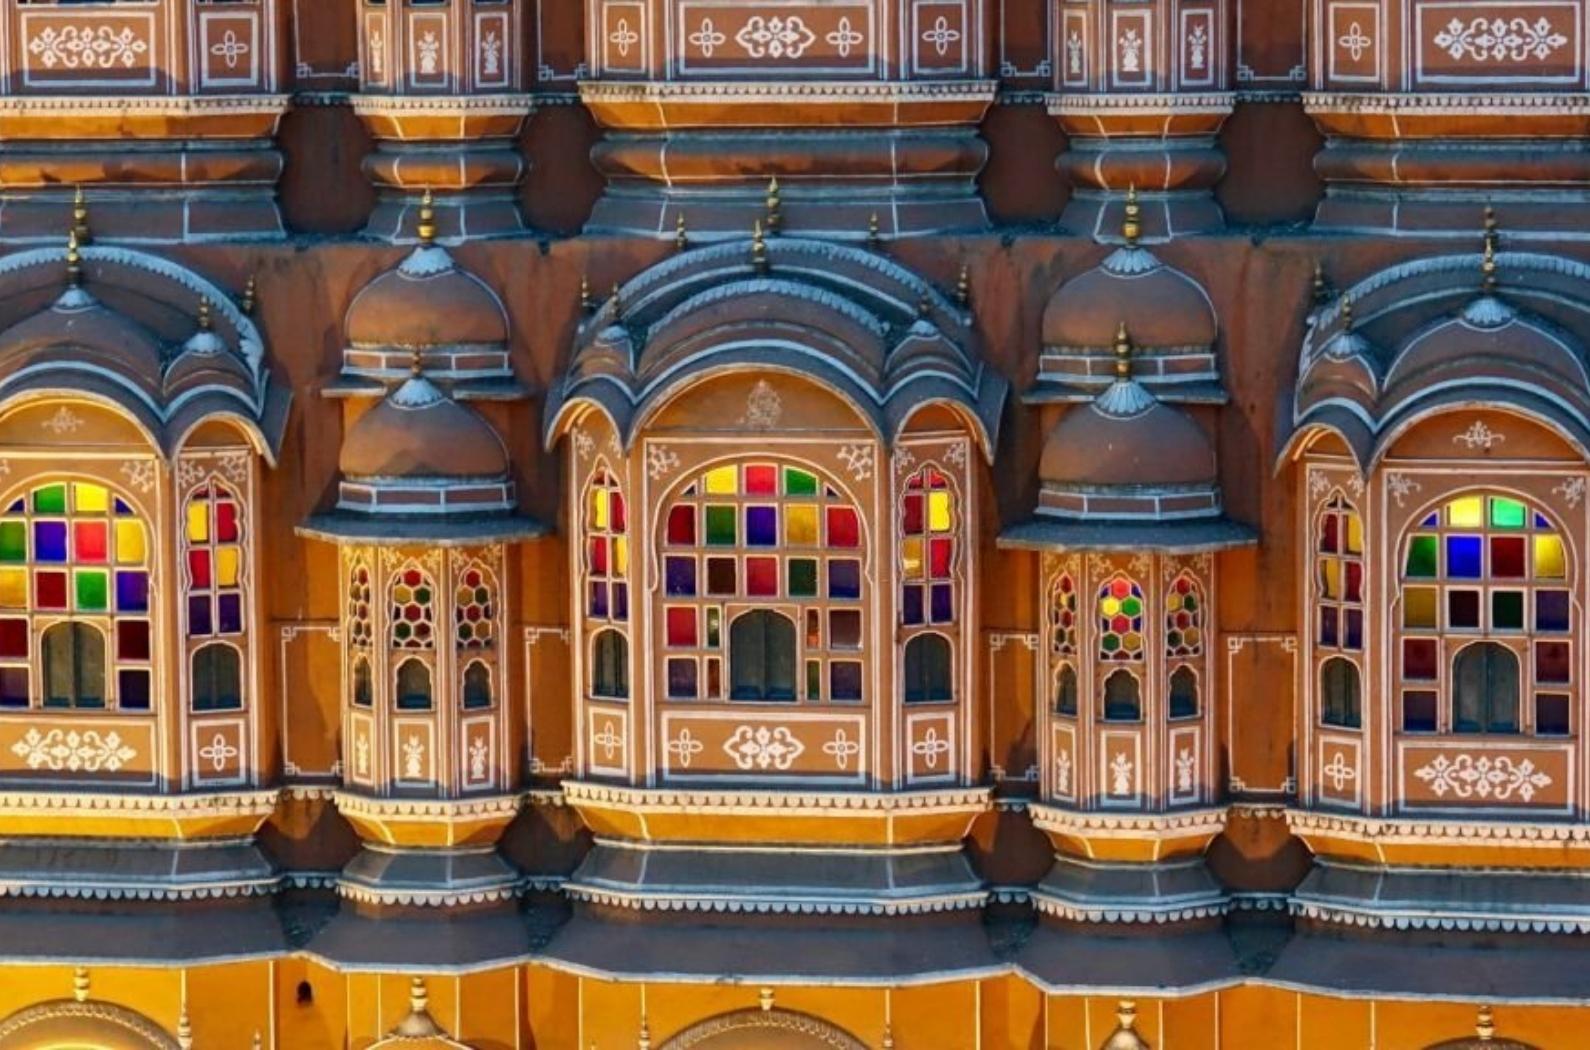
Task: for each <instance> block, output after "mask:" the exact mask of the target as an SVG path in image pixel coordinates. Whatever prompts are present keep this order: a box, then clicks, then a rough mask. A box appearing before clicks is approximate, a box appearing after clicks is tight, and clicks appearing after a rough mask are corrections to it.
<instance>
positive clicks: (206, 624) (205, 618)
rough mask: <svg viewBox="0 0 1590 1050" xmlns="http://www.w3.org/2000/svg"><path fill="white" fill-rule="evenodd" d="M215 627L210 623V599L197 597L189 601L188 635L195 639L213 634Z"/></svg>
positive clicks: (201, 596)
mask: <svg viewBox="0 0 1590 1050" xmlns="http://www.w3.org/2000/svg"><path fill="white" fill-rule="evenodd" d="M214 632H215V625H214V624H213V623H211V622H210V599H209V598H207V597H204V596H203V595H197V596H195V597H192V598H189V599H188V634H189V635H190V636H193V637H200V636H203V635H209V634H213V633H214Z"/></svg>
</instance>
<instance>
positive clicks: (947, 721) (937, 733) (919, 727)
mask: <svg viewBox="0 0 1590 1050" xmlns="http://www.w3.org/2000/svg"><path fill="white" fill-rule="evenodd" d="M905 740H906V756H905V781H906V783H907V784H908V785H917V784H935V783H947V782H953V781H954V780H955V778H956V769H955V766H956V754H957V748H956V740H955V711H954V709H953V708H951V709H946V710H941V711H912V712H910V713H908V714H907V715H906V717H905Z"/></svg>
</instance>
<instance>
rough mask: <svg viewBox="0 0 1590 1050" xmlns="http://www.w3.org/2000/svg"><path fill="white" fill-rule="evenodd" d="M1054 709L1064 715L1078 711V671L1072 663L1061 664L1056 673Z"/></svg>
mask: <svg viewBox="0 0 1590 1050" xmlns="http://www.w3.org/2000/svg"><path fill="white" fill-rule="evenodd" d="M1054 709H1055V711H1056V713H1058V714H1062V715H1074V714H1076V713H1077V672H1076V670H1075V669H1074V668H1073V667H1072V666H1071V665H1070V664H1061V665H1060V673H1059V674H1057V675H1055V683H1054Z"/></svg>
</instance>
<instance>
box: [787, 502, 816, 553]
mask: <svg viewBox="0 0 1590 1050" xmlns="http://www.w3.org/2000/svg"><path fill="white" fill-rule="evenodd" d="M784 542H785V543H789V544H792V545H795V546H800V547H812V546H815V545H816V543H817V508H816V507H811V506H792V507H789V508H788V509H786V510H785V511H784Z"/></svg>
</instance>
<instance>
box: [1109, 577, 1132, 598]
mask: <svg viewBox="0 0 1590 1050" xmlns="http://www.w3.org/2000/svg"><path fill="white" fill-rule="evenodd" d="M1131 593H1132V585H1131V584H1129V583H1127V582H1126V581H1125V580H1112V581H1110V594H1111V595H1112V596H1114V597H1116V598H1125V597H1127V596H1128V595H1130V594H1131Z"/></svg>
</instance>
